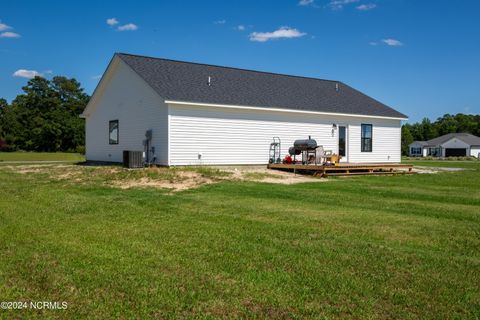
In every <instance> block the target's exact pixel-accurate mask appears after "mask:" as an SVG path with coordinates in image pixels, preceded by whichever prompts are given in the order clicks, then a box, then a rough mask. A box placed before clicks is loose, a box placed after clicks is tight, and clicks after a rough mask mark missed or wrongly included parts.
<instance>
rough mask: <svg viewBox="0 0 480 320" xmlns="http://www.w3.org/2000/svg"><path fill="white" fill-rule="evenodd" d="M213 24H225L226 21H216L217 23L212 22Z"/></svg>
mask: <svg viewBox="0 0 480 320" xmlns="http://www.w3.org/2000/svg"><path fill="white" fill-rule="evenodd" d="M213 23H214V24H225V23H227V20H225V19H223V20H217V21H214V22H213Z"/></svg>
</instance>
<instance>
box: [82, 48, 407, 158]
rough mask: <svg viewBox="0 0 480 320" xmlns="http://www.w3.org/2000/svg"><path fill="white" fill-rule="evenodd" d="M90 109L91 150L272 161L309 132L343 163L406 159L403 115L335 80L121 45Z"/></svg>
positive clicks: (104, 154) (94, 154)
mask: <svg viewBox="0 0 480 320" xmlns="http://www.w3.org/2000/svg"><path fill="white" fill-rule="evenodd" d="M82 117H84V118H85V120H86V158H87V160H91V161H107V162H121V161H122V152H123V151H124V150H132V151H143V152H144V153H145V158H148V159H149V160H150V162H154V163H156V164H159V165H165V166H176V165H224V164H266V163H268V159H269V145H270V143H271V142H272V138H273V137H280V139H281V148H282V149H281V156H282V157H283V156H284V155H286V154H287V153H288V147H289V146H291V145H293V142H294V140H296V139H306V138H308V137H309V136H311V137H312V139H316V141H317V143H318V144H319V145H322V146H323V147H324V149H325V150H331V151H332V152H334V153H337V154H340V155H342V156H343V159H342V160H343V161H345V162H377V163H380V162H400V152H401V151H400V144H401V122H402V120H406V119H407V116H405V115H404V114H402V113H400V112H398V111H396V110H394V109H392V108H390V107H388V106H386V105H384V104H383V103H381V102H378V101H377V100H375V99H372V98H370V97H369V96H367V95H365V94H363V93H361V92H359V91H357V90H355V89H353V88H352V87H350V86H348V85H346V84H344V83H342V82H339V81H331V80H321V79H315V78H307V77H301V76H290V75H283V74H275V73H269V72H259V71H252V70H245V69H238V68H230V67H220V66H214V65H207V64H200V63H190V62H182V61H174V60H167V59H159V58H152V57H144V56H137V55H130V54H115V55H114V56H113V58H112V60H111V62H110V64H109V66H108V68H107V70H106V71H105V73H104V75H103V76H102V79H101V80H100V82H99V84H98V86H97V88H96V89H95V92H94V94H93V96H92V98H91V99H90V102H89V103H88V105H87V107H86V109H85V110H84V112H83V114H82Z"/></svg>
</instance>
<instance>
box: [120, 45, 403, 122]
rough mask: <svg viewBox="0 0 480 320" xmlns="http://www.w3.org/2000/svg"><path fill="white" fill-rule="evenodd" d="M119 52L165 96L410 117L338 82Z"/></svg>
mask: <svg viewBox="0 0 480 320" xmlns="http://www.w3.org/2000/svg"><path fill="white" fill-rule="evenodd" d="M117 56H118V57H119V58H120V59H122V60H123V61H124V62H126V63H127V64H128V65H129V66H130V67H131V68H132V69H133V70H134V71H135V72H136V73H137V74H138V75H139V76H140V77H142V78H143V79H144V80H145V81H146V82H147V83H148V84H149V85H150V86H151V87H152V88H153V89H154V90H155V91H156V92H157V93H158V94H159V95H160V96H161V97H162V98H164V99H165V100H175V101H184V102H198V103H212V104H226V105H241V106H252V107H262V108H283V109H295V110H304V111H319V112H331V113H346V114H354V115H370V116H383V117H397V118H407V116H405V115H404V114H402V113H400V112H398V111H396V110H394V109H392V108H390V107H388V106H386V105H384V104H383V103H381V102H378V101H376V100H374V99H372V98H370V97H369V96H367V95H365V94H363V93H361V92H359V91H357V90H355V89H353V88H351V87H349V86H348V85H346V84H344V83H341V82H338V81H330V80H320V79H314V78H306V77H299V76H290V75H282V74H275V73H268V72H259V71H252V70H244V69H237V68H229V67H220V66H213V65H207V64H199V63H191V62H182V61H174V60H167V59H160V58H151V57H144V56H137V55H130V54H124V53H118V54H117ZM208 77H211V85H210V86H209V85H208ZM337 83H338V86H339V90H338V91H337V90H336V84H337Z"/></svg>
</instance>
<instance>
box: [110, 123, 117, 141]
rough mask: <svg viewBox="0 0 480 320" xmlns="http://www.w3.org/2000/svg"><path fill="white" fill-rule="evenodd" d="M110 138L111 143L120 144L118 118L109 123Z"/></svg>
mask: <svg viewBox="0 0 480 320" xmlns="http://www.w3.org/2000/svg"><path fill="white" fill-rule="evenodd" d="M108 140H109V143H110V144H118V120H112V121H110V122H109V123H108Z"/></svg>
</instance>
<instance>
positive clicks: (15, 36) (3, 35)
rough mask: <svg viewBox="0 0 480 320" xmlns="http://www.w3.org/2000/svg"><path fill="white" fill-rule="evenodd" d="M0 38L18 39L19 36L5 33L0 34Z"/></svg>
mask: <svg viewBox="0 0 480 320" xmlns="http://www.w3.org/2000/svg"><path fill="white" fill-rule="evenodd" d="M0 38H20V35H19V34H18V33H15V32H10V31H7V32H2V33H0Z"/></svg>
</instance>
